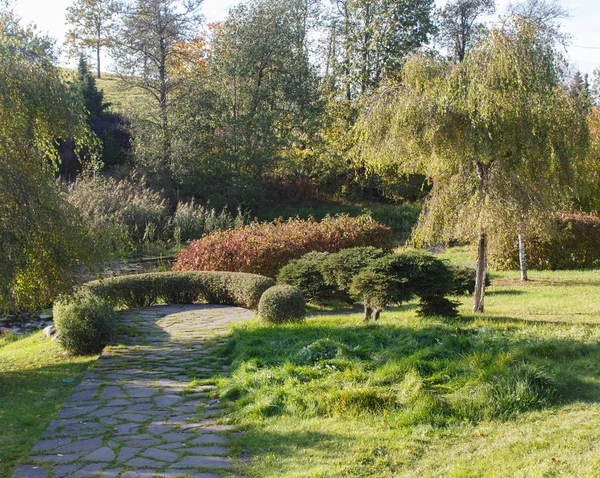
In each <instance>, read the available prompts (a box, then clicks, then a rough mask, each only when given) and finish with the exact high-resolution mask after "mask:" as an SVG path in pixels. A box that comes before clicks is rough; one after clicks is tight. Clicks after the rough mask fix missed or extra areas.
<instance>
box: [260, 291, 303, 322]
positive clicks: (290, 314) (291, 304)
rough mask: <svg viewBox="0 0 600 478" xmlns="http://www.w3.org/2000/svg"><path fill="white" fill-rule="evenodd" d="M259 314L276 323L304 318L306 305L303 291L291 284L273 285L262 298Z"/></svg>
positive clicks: (264, 318)
mask: <svg viewBox="0 0 600 478" xmlns="http://www.w3.org/2000/svg"><path fill="white" fill-rule="evenodd" d="M258 315H259V317H260V318H261V319H263V320H264V321H266V322H271V323H274V324H281V323H284V322H299V321H301V320H304V317H305V315H306V306H305V304H304V297H303V296H302V291H301V290H300V289H298V288H297V287H294V286H291V285H276V286H275V287H271V288H270V289H268V290H267V291H266V292H265V293H264V294H263V295H262V297H261V298H260V302H259V303H258Z"/></svg>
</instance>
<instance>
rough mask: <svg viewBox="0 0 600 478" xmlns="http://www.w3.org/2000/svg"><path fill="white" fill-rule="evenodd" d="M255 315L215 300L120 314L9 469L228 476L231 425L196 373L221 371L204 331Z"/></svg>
mask: <svg viewBox="0 0 600 478" xmlns="http://www.w3.org/2000/svg"><path fill="white" fill-rule="evenodd" d="M253 316H254V313H253V312H251V311H248V310H245V309H241V308H237V307H229V306H214V305H186V306H157V307H149V308H145V309H138V310H135V311H130V312H127V313H125V314H123V327H121V332H123V333H124V334H125V338H123V339H122V340H121V341H120V342H121V343H120V344H119V345H113V346H109V347H107V348H106V349H105V350H104V352H103V353H102V356H101V357H100V358H99V359H98V361H97V362H96V364H95V366H94V368H93V369H92V370H91V371H90V372H88V373H87V374H86V375H85V377H84V378H83V380H82V382H81V383H80V384H79V385H78V386H77V388H76V389H75V391H74V393H73V394H72V395H71V397H70V398H69V400H68V401H67V402H66V403H65V404H64V405H63V407H62V409H61V410H60V411H59V412H58V415H57V416H56V419H55V420H54V421H52V422H51V423H50V425H49V426H48V429H47V430H46V431H45V432H44V434H43V436H42V439H41V440H40V441H39V442H38V443H37V444H36V445H35V446H34V447H33V449H32V451H31V453H30V455H29V457H28V458H27V460H26V461H25V463H24V464H23V465H21V466H20V467H19V468H18V469H17V470H16V471H15V473H14V475H13V477H23V478H62V477H72V478H77V477H80V478H88V477H96V476H101V477H102V478H117V477H119V478H138V477H139V478H142V477H143V478H146V477H147V478H150V477H155V476H159V477H178V476H179V477H183V476H185V477H198V478H200V477H202V478H218V477H222V476H223V477H224V476H232V475H231V472H230V471H228V469H229V467H230V465H231V463H232V461H231V458H230V457H229V454H230V450H229V447H228V443H229V438H228V437H229V436H230V435H231V434H232V433H236V432H235V429H234V427H233V426H231V425H222V424H219V423H218V417H219V416H221V415H222V411H221V409H220V408H219V400H218V398H217V397H216V395H215V394H214V391H213V389H214V385H203V384H202V382H201V380H202V379H203V378H209V377H212V376H214V375H215V374H225V373H227V366H226V365H224V364H223V363H221V362H219V361H215V360H214V359H211V358H209V354H210V350H209V348H208V344H207V339H210V338H212V337H214V336H215V334H218V333H220V332H222V331H223V330H224V329H225V328H226V327H227V326H228V325H229V324H230V323H232V322H237V321H241V320H245V319H248V318H251V317H253ZM192 377H193V378H195V379H196V380H192V379H191V378H192Z"/></svg>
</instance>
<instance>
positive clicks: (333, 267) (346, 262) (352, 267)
mask: <svg viewBox="0 0 600 478" xmlns="http://www.w3.org/2000/svg"><path fill="white" fill-rule="evenodd" d="M385 254H386V253H385V252H384V251H383V250H382V249H378V248H376V247H371V246H368V247H352V248H349V249H343V250H341V251H339V252H337V253H335V254H330V255H329V256H327V257H326V258H325V259H324V260H323V263H322V264H321V273H322V275H323V279H324V280H325V283H326V284H328V285H330V286H335V287H337V288H338V289H339V290H340V291H342V292H343V293H345V294H349V292H350V286H351V285H352V280H353V279H354V276H356V275H357V274H358V273H359V272H360V271H361V270H363V269H364V268H365V267H367V266H368V265H369V264H371V263H372V262H373V261H375V260H376V259H380V258H381V257H383V256H385Z"/></svg>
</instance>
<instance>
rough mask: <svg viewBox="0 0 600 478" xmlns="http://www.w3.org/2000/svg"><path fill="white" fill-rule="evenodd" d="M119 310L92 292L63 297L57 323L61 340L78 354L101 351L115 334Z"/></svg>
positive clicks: (57, 305) (58, 305) (56, 306)
mask: <svg viewBox="0 0 600 478" xmlns="http://www.w3.org/2000/svg"><path fill="white" fill-rule="evenodd" d="M115 317H116V314H115V311H114V309H113V308H112V306H111V305H110V304H109V303H108V302H107V301H105V300H103V299H101V298H99V297H94V296H91V295H83V296H77V297H74V298H71V299H68V300H59V301H57V302H55V304H54V323H55V324H56V328H57V331H58V340H59V342H60V344H61V345H62V346H63V347H64V348H65V349H66V350H67V351H69V352H71V353H73V354H76V355H87V354H94V353H99V352H100V351H102V349H103V348H104V346H105V345H106V344H108V343H109V342H110V340H111V338H112V336H113V331H114V321H115Z"/></svg>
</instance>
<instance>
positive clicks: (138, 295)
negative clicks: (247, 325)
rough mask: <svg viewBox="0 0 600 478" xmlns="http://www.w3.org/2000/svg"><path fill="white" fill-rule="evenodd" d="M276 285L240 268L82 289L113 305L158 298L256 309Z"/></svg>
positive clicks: (126, 279) (112, 281)
mask: <svg viewBox="0 0 600 478" xmlns="http://www.w3.org/2000/svg"><path fill="white" fill-rule="evenodd" d="M274 285H275V281H274V280H273V279H270V278H268V277H263V276H259V275H256V274H245V273H241V272H212V271H211V272H206V271H191V272H153V273H147V274H136V275H130V276H120V277H112V278H109V279H101V280H97V281H93V282H88V283H87V284H84V285H83V286H82V290H83V291H86V292H89V293H91V294H92V295H95V296H98V297H102V298H103V299H106V300H108V301H109V302H110V303H111V304H113V305H119V306H125V307H130V308H136V307H147V306H150V305H152V304H155V303H157V302H161V301H162V302H165V303H167V304H190V303H193V302H197V301H202V300H204V301H206V302H209V303H213V304H230V305H237V306H239V307H245V308H248V309H256V308H257V306H258V302H259V300H260V297H261V296H262V294H263V292H265V291H266V290H267V289H268V288H270V287H272V286H274Z"/></svg>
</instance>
